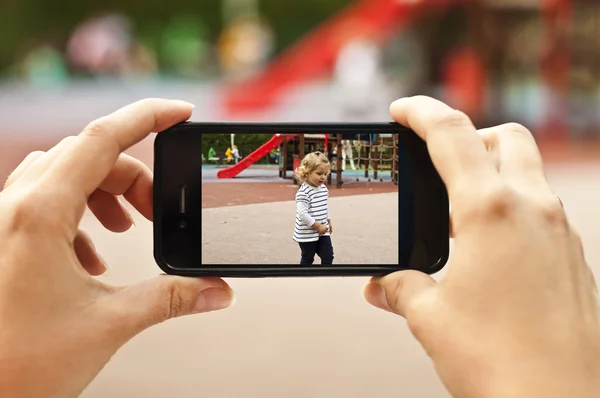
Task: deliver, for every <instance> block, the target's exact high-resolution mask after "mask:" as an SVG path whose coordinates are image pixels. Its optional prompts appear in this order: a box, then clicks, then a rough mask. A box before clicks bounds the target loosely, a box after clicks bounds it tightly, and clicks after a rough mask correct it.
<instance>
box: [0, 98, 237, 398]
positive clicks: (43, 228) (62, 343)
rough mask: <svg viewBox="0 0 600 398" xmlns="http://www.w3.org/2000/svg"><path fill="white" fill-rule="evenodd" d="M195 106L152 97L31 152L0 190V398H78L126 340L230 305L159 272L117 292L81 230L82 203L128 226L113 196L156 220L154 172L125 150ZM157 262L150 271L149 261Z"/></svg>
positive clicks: (220, 288)
mask: <svg viewBox="0 0 600 398" xmlns="http://www.w3.org/2000/svg"><path fill="white" fill-rule="evenodd" d="M191 110H192V105H190V104H188V103H184V102H181V101H167V100H144V101H140V102H137V103H134V104H132V105H129V106H127V107H125V108H122V109H120V110H118V111H117V112H115V113H113V114H111V115H109V116H106V117H103V118H101V119H99V120H96V121H95V122H92V123H91V124H90V125H88V126H87V127H86V128H85V129H84V130H83V132H82V133H81V134H79V135H78V136H76V137H70V138H69V139H65V140H63V141H62V142H61V143H59V144H58V145H57V146H55V147H54V148H52V149H51V150H49V151H48V152H47V153H44V152H34V153H32V154H30V155H29V156H28V157H27V158H26V159H25V160H24V161H23V163H21V164H20V165H19V167H18V168H17V169H16V170H15V171H14V173H13V174H12V175H11V176H10V177H9V179H8V181H7V183H6V185H5V188H4V190H3V191H2V192H1V193H0V268H1V269H2V272H1V273H0V292H1V295H0V324H1V325H2V332H1V333H0V391H2V395H3V396H12V397H17V396H18V397H25V396H27V397H41V396H46V397H47V396H52V397H59V396H60V397H69V396H71V397H75V396H77V395H79V393H80V392H81V391H82V390H83V389H84V388H85V387H86V385H87V384H88V383H89V382H90V381H91V380H92V379H93V378H94V377H95V376H96V374H97V373H98V372H99V371H100V370H101V369H102V367H103V366H104V365H105V364H106V362H107V361H108V360H109V359H110V357H111V356H112V355H113V354H114V353H115V352H116V351H117V349H119V347H121V346H122V345H123V344H124V343H125V342H127V341H128V340H129V339H131V338H132V337H134V336H135V335H137V334H138V333H140V332H141V331H143V330H144V329H146V328H148V327H149V326H152V325H154V324H156V323H159V322H162V321H165V320H167V319H169V318H174V317H178V316H181V315H188V314H193V313H198V312H206V311H211V310H217V309H220V308H224V307H227V306H228V305H229V304H230V303H231V302H232V297H233V296H232V292H231V289H230V288H229V286H227V284H225V282H223V281H222V280H220V279H217V278H205V279H201V278H183V277H174V276H166V275H161V276H158V277H156V278H154V279H152V280H149V281H145V282H142V283H140V284H136V285H132V286H118V287H117V286H109V285H107V284H105V283H102V282H101V281H99V280H97V279H95V278H93V277H92V276H91V275H98V274H102V273H103V272H104V271H105V269H106V267H105V265H104V263H103V261H102V260H101V259H100V257H99V255H98V254H97V253H96V250H95V249H94V245H93V243H92V241H91V239H90V237H89V236H88V235H87V234H86V233H85V232H83V231H81V230H79V222H80V220H81V218H82V216H83V214H84V211H85V209H86V205H87V206H89V208H90V209H91V211H92V212H93V213H94V214H95V215H96V217H97V218H98V219H99V221H100V222H101V223H102V224H103V225H104V226H105V227H106V228H108V229H109V230H111V231H115V232H121V231H125V230H127V229H129V227H131V224H132V222H131V218H130V217H129V215H128V214H127V211H126V210H125V209H124V208H123V207H122V206H121V204H120V203H119V201H118V199H117V197H118V196H120V195H123V196H124V198H125V199H127V200H128V201H129V202H130V203H131V204H132V205H133V206H134V207H135V208H136V209H137V210H138V211H139V212H140V213H141V214H143V215H144V216H145V217H146V218H148V219H151V218H152V174H151V172H150V170H148V169H147V168H146V167H145V166H144V165H143V164H142V163H141V162H139V161H137V160H136V159H133V158H131V157H129V156H127V155H124V154H122V153H121V152H123V151H124V150H125V149H127V148H128V147H130V146H132V145H133V144H135V143H137V142H138V141H140V140H142V139H143V138H144V137H146V136H147V135H148V134H149V133H150V132H152V131H161V130H163V129H165V128H167V127H169V126H171V125H173V124H175V123H177V122H181V121H184V120H186V119H188V118H189V116H190V114H191ZM149 266H153V265H151V264H149Z"/></svg>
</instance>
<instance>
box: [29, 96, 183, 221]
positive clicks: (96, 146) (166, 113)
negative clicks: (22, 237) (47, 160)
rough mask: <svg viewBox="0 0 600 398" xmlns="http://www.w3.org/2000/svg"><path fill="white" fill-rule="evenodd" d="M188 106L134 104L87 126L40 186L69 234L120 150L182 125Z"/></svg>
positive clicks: (176, 103)
mask: <svg viewBox="0 0 600 398" xmlns="http://www.w3.org/2000/svg"><path fill="white" fill-rule="evenodd" d="M192 108H193V105H191V104H189V103H187V102H183V101H169V100H160V99H147V100H142V101H138V102H136V103H133V104H131V105H128V106H126V107H124V108H121V109H119V110H118V111H116V112H114V113H112V114H110V115H108V116H105V117H103V118H100V119H98V120H96V121H95V122H92V123H90V124H89V125H88V126H87V127H86V128H85V129H84V130H83V132H82V133H81V134H79V135H78V136H77V137H76V139H75V140H74V141H73V144H72V145H69V146H68V147H67V148H65V149H64V150H63V151H61V152H60V153H59V154H58V156H56V159H54V160H53V162H51V164H50V165H49V167H48V171H47V172H45V173H44V174H43V175H42V177H41V180H42V181H40V184H41V185H42V186H43V188H42V189H44V190H46V191H47V192H51V193H52V195H53V198H55V199H57V200H60V201H61V202H62V204H63V206H62V208H63V209H65V211H66V212H67V213H66V214H64V215H63V214H61V215H59V216H62V217H63V218H64V219H65V220H66V222H68V223H70V224H71V226H72V227H73V228H75V227H76V225H77V224H78V223H79V220H80V218H81V215H82V214H83V211H84V209H85V203H87V199H88V198H89V196H90V195H91V194H92V192H94V191H95V190H96V189H97V188H98V187H99V186H100V184H101V183H102V182H103V181H104V180H105V179H106V177H107V176H108V175H109V174H110V172H111V171H112V169H113V167H114V166H115V163H116V161H117V159H118V157H119V155H120V154H121V152H123V151H124V150H126V149H127V148H129V147H131V146H132V145H134V144H136V143H137V142H139V141H141V140H142V139H143V138H145V137H146V136H147V135H149V134H150V133H151V132H154V131H161V130H164V129H166V128H168V127H170V126H172V125H174V124H176V123H178V122H182V121H184V120H187V119H188V118H189V117H190V115H191V112H192Z"/></svg>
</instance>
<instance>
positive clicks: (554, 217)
mask: <svg viewBox="0 0 600 398" xmlns="http://www.w3.org/2000/svg"><path fill="white" fill-rule="evenodd" d="M390 111H391V114H392V116H393V118H394V119H395V120H396V121H397V122H399V123H400V124H403V125H405V126H408V127H410V128H412V129H413V130H414V131H416V133H417V134H418V135H419V136H420V137H421V138H423V139H424V140H425V141H426V142H427V147H428V150H429V153H430V154H431V157H432V160H433V162H434V165H435V167H436V168H437V170H438V171H439V173H440V175H441V177H442V179H443V180H444V183H445V184H446V186H447V188H448V193H449V197H450V202H451V204H452V214H451V223H452V234H453V239H454V244H453V252H452V254H451V258H450V261H449V263H448V265H447V268H448V272H447V275H446V277H445V278H444V279H443V280H442V281H441V282H439V283H436V281H434V280H433V279H432V278H431V277H430V276H428V275H425V274H422V273H419V272H414V271H402V272H397V273H394V274H391V275H387V276H385V277H380V278H373V279H372V280H371V282H370V283H369V284H368V285H367V286H366V287H365V290H364V296H365V298H366V299H367V301H368V302H369V303H371V304H373V305H374V306H376V307H378V308H381V309H384V310H386V311H389V312H391V313H394V314H398V315H400V316H403V317H404V318H406V321H407V324H408V327H409V328H410V330H411V331H412V333H413V335H414V336H415V337H416V338H417V339H418V340H419V342H420V343H421V344H422V346H423V348H424V349H425V352H426V353H427V354H428V355H429V357H430V358H431V360H432V361H433V364H434V365H435V369H436V370H437V372H438V374H439V376H440V378H441V380H442V381H443V382H444V384H445V385H446V387H447V388H448V390H449V391H450V393H451V394H452V395H453V396H454V397H460V398H480V397H485V398H521V397H523V398H526V397H545V398H554V397H567V396H568V397H578V398H582V397H597V396H598V391H600V322H599V316H598V315H599V312H598V300H597V295H596V284H595V280H594V277H593V275H592V273H591V271H590V269H589V268H588V266H587V264H586V261H585V257H584V252H583V247H582V244H581V240H580V238H579V236H578V234H577V233H576V232H575V230H574V229H573V227H572V226H571V225H570V224H569V221H568V218H567V216H566V214H565V211H564V209H563V207H562V204H561V202H560V200H559V199H558V198H557V197H556V196H555V195H554V193H553V192H552V190H551V189H550V187H549V186H548V183H547V181H546V178H545V176H544V170H543V164H542V158H541V156H540V153H539V151H538V148H537V145H536V143H535V140H534V139H533V137H532V135H531V133H530V132H529V131H528V130H527V129H526V128H525V127H523V126H521V125H518V124H514V123H510V124H505V125H501V126H496V127H492V128H489V129H485V130H480V131H477V130H476V129H475V127H473V124H472V123H471V121H470V120H469V118H468V117H467V116H466V115H464V114H463V113H461V112H459V111H456V110H454V109H452V108H450V107H448V106H447V105H445V104H443V103H441V102H439V101H436V100H434V99H431V98H426V97H415V98H406V99H402V100H399V101H397V102H395V103H394V104H392V106H391V108H390Z"/></svg>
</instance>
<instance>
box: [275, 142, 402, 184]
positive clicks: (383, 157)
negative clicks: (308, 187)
mask: <svg viewBox="0 0 600 398" xmlns="http://www.w3.org/2000/svg"><path fill="white" fill-rule="evenodd" d="M330 135H331V136H333V137H335V140H330V139H329V136H330ZM343 139H351V140H352V141H354V142H355V143H357V148H360V149H359V150H358V151H357V153H358V156H357V157H354V158H353V160H355V161H356V164H357V166H358V167H359V169H360V166H361V165H363V166H364V177H365V178H366V179H367V181H368V182H371V177H370V176H369V169H370V171H372V173H373V179H374V180H377V179H378V178H379V180H380V182H383V181H384V179H383V177H381V176H380V175H379V172H383V171H384V172H388V171H389V172H390V178H391V181H392V182H393V183H394V184H397V183H398V140H399V138H398V135H397V134H358V133H357V134H300V135H298V136H297V137H283V140H282V143H281V155H282V156H281V163H280V167H279V176H280V177H282V178H284V179H286V178H288V177H287V172H291V173H292V179H293V180H294V183H296V181H295V178H294V177H293V173H294V170H296V168H297V167H298V166H300V162H301V161H302V159H303V158H304V156H305V154H307V153H310V152H314V151H317V150H319V151H322V152H324V153H325V154H326V155H327V157H328V158H329V160H330V162H331V163H332V174H330V175H329V176H328V177H327V184H329V185H331V179H332V175H333V174H336V187H337V188H340V187H341V186H342V184H343V183H344V182H343V179H342V177H343V174H344V173H345V171H344V170H342V156H341V152H342V140H343ZM353 153H354V152H353ZM353 176H354V174H353ZM356 181H359V178H358V177H356Z"/></svg>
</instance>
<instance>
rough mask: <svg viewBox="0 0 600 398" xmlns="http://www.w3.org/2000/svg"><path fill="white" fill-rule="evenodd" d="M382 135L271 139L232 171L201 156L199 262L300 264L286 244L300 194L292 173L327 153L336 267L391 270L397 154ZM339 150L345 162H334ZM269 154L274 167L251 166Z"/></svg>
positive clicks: (395, 251)
mask: <svg viewBox="0 0 600 398" xmlns="http://www.w3.org/2000/svg"><path fill="white" fill-rule="evenodd" d="M388 135H389V136H390V137H384V136H386V135H385V134H374V135H372V136H370V137H359V135H358V134H357V135H356V136H355V137H352V138H356V139H355V140H343V139H342V138H345V137H342V134H335V135H333V134H332V135H331V136H334V137H328V135H326V134H320V135H318V134H313V135H308V134H306V135H297V136H294V137H290V136H285V135H277V134H276V135H274V136H273V138H272V139H271V140H269V141H268V142H267V143H266V144H264V145H262V146H260V147H259V148H257V149H255V150H254V151H252V152H251V153H250V154H249V155H248V156H247V157H245V158H244V157H242V158H241V160H239V162H238V163H234V164H232V165H230V166H228V164H227V163H233V161H232V159H227V158H226V159H225V162H224V164H223V162H221V161H222V160H223V159H220V158H217V157H215V156H212V157H211V156H207V157H206V159H208V164H205V165H203V166H202V262H203V264H219V263H221V264H298V263H299V258H300V257H299V256H300V250H299V247H298V244H297V243H296V242H294V241H293V240H292V233H293V230H294V222H295V214H296V202H295V195H296V191H297V190H298V188H299V185H298V183H297V181H296V180H295V178H294V177H293V170H295V167H298V166H299V162H300V161H301V159H302V158H303V157H304V155H305V154H306V153H309V152H312V151H315V150H321V151H324V152H325V153H327V154H331V156H330V162H331V165H332V173H331V175H330V178H329V179H328V181H327V185H328V187H329V211H330V216H331V223H332V226H333V233H332V235H331V239H332V242H333V246H334V264H396V263H397V262H398V245H397V242H398V186H397V184H396V183H395V180H394V179H393V176H396V175H397V173H396V172H397V159H396V157H397V155H396V151H395V150H392V149H393V148H394V145H395V144H396V139H397V137H396V136H395V135H392V134H388ZM364 136H366V135H364ZM360 138H365V141H361V140H360ZM232 146H233V145H232ZM338 148H339V149H340V150H341V151H343V153H344V156H341V155H340V156H338V152H341V151H339V150H338ZM211 149H213V148H211ZM211 149H209V152H211ZM221 149H222V148H221ZM229 149H230V148H228V150H229ZM325 149H327V150H326V151H325ZM228 150H226V151H221V152H222V153H227V152H228ZM386 151H387V152H388V153H387V155H386V156H384V152H386ZM212 153H213V154H216V153H217V151H215V150H213V151H212ZM273 153H279V156H278V164H275V165H274V164H256V163H257V162H258V161H259V160H261V159H262V158H264V157H266V156H268V155H269V154H273ZM361 154H362V155H361ZM211 158H212V161H211V160H210V159H211ZM227 160H229V162H227ZM344 162H346V163H347V164H346V165H344ZM386 165H387V167H386ZM224 253H226V255H223V254H224ZM374 253H376V254H374ZM319 261H320V260H319V259H318V258H315V263H317V264H318V263H319Z"/></svg>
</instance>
